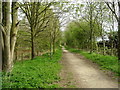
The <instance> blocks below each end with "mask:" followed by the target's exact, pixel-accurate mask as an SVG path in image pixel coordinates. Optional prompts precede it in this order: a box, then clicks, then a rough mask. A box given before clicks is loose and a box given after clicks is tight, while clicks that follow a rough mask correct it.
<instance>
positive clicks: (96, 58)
mask: <svg viewBox="0 0 120 90" xmlns="http://www.w3.org/2000/svg"><path fill="white" fill-rule="evenodd" d="M66 49H67V50H69V51H70V52H73V53H80V54H81V55H83V56H85V58H87V59H89V60H92V61H93V62H95V63H97V64H98V65H100V67H101V68H102V69H105V70H110V71H112V72H114V73H115V76H120V70H119V65H118V59H117V57H114V56H108V55H106V56H104V55H100V54H96V53H92V54H90V53H88V52H86V51H82V50H77V49H73V48H68V47H67V48H66Z"/></svg>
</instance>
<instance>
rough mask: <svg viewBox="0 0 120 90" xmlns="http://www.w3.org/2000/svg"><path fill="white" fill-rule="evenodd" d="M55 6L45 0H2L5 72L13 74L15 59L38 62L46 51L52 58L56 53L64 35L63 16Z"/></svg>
mask: <svg viewBox="0 0 120 90" xmlns="http://www.w3.org/2000/svg"><path fill="white" fill-rule="evenodd" d="M54 5H56V3H54V2H42V1H41V2H19V3H18V2H12V3H10V0H8V2H2V1H0V7H1V8H0V29H1V30H2V34H1V37H2V70H3V71H5V72H9V71H11V70H12V67H13V64H14V61H15V60H24V59H25V58H27V59H29V58H31V59H34V58H35V57H36V56H38V55H40V54H41V53H44V52H48V53H50V57H51V56H52V55H53V54H54V53H55V50H56V46H59V43H60V37H61V32H60V26H59V17H58V16H57V14H56V13H55V12H54V11H53V9H52V8H51V6H53V7H54ZM21 14H22V15H24V17H21ZM10 17H12V18H10ZM11 19H12V21H11ZM20 19H21V20H20ZM14 51H15V52H14Z"/></svg>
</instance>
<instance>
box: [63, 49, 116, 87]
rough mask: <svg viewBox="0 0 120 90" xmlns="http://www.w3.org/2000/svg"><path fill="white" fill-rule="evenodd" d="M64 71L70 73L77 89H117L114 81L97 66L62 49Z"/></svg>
mask: <svg viewBox="0 0 120 90" xmlns="http://www.w3.org/2000/svg"><path fill="white" fill-rule="evenodd" d="M62 63H63V64H64V67H65V71H66V72H69V73H72V74H73V78H74V79H75V80H76V82H77V87H78V88H118V83H117V81H116V80H114V79H112V78H111V77H109V76H108V75H106V74H105V73H104V72H103V71H101V70H100V68H99V67H98V66H96V65H95V64H94V63H92V62H91V61H89V60H86V59H84V58H83V56H81V55H76V54H73V53H70V52H69V51H67V50H65V49H63V60H62Z"/></svg>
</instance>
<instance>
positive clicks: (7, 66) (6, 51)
mask: <svg viewBox="0 0 120 90" xmlns="http://www.w3.org/2000/svg"><path fill="white" fill-rule="evenodd" d="M2 10H3V21H2V22H3V26H4V31H5V33H3V37H2V38H3V42H4V47H3V49H2V50H3V53H2V56H3V57H2V60H3V64H2V69H3V71H6V72H9V71H11V68H12V63H11V59H10V56H11V55H10V2H9V1H8V2H3V9H2Z"/></svg>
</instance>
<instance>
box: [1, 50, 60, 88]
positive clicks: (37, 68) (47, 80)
mask: <svg viewBox="0 0 120 90" xmlns="http://www.w3.org/2000/svg"><path fill="white" fill-rule="evenodd" d="M61 56H62V50H57V51H56V54H55V55H53V57H52V59H50V57H49V55H48V54H44V55H42V56H39V57H37V58H35V59H34V60H26V61H23V62H21V61H20V62H16V63H15V65H14V68H13V71H12V72H11V73H9V74H7V76H4V75H3V88H58V87H59V86H58V85H57V84H55V82H57V81H59V80H60V77H59V76H58V74H59V72H60V69H61V65H60V64H59V60H60V59H61Z"/></svg>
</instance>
